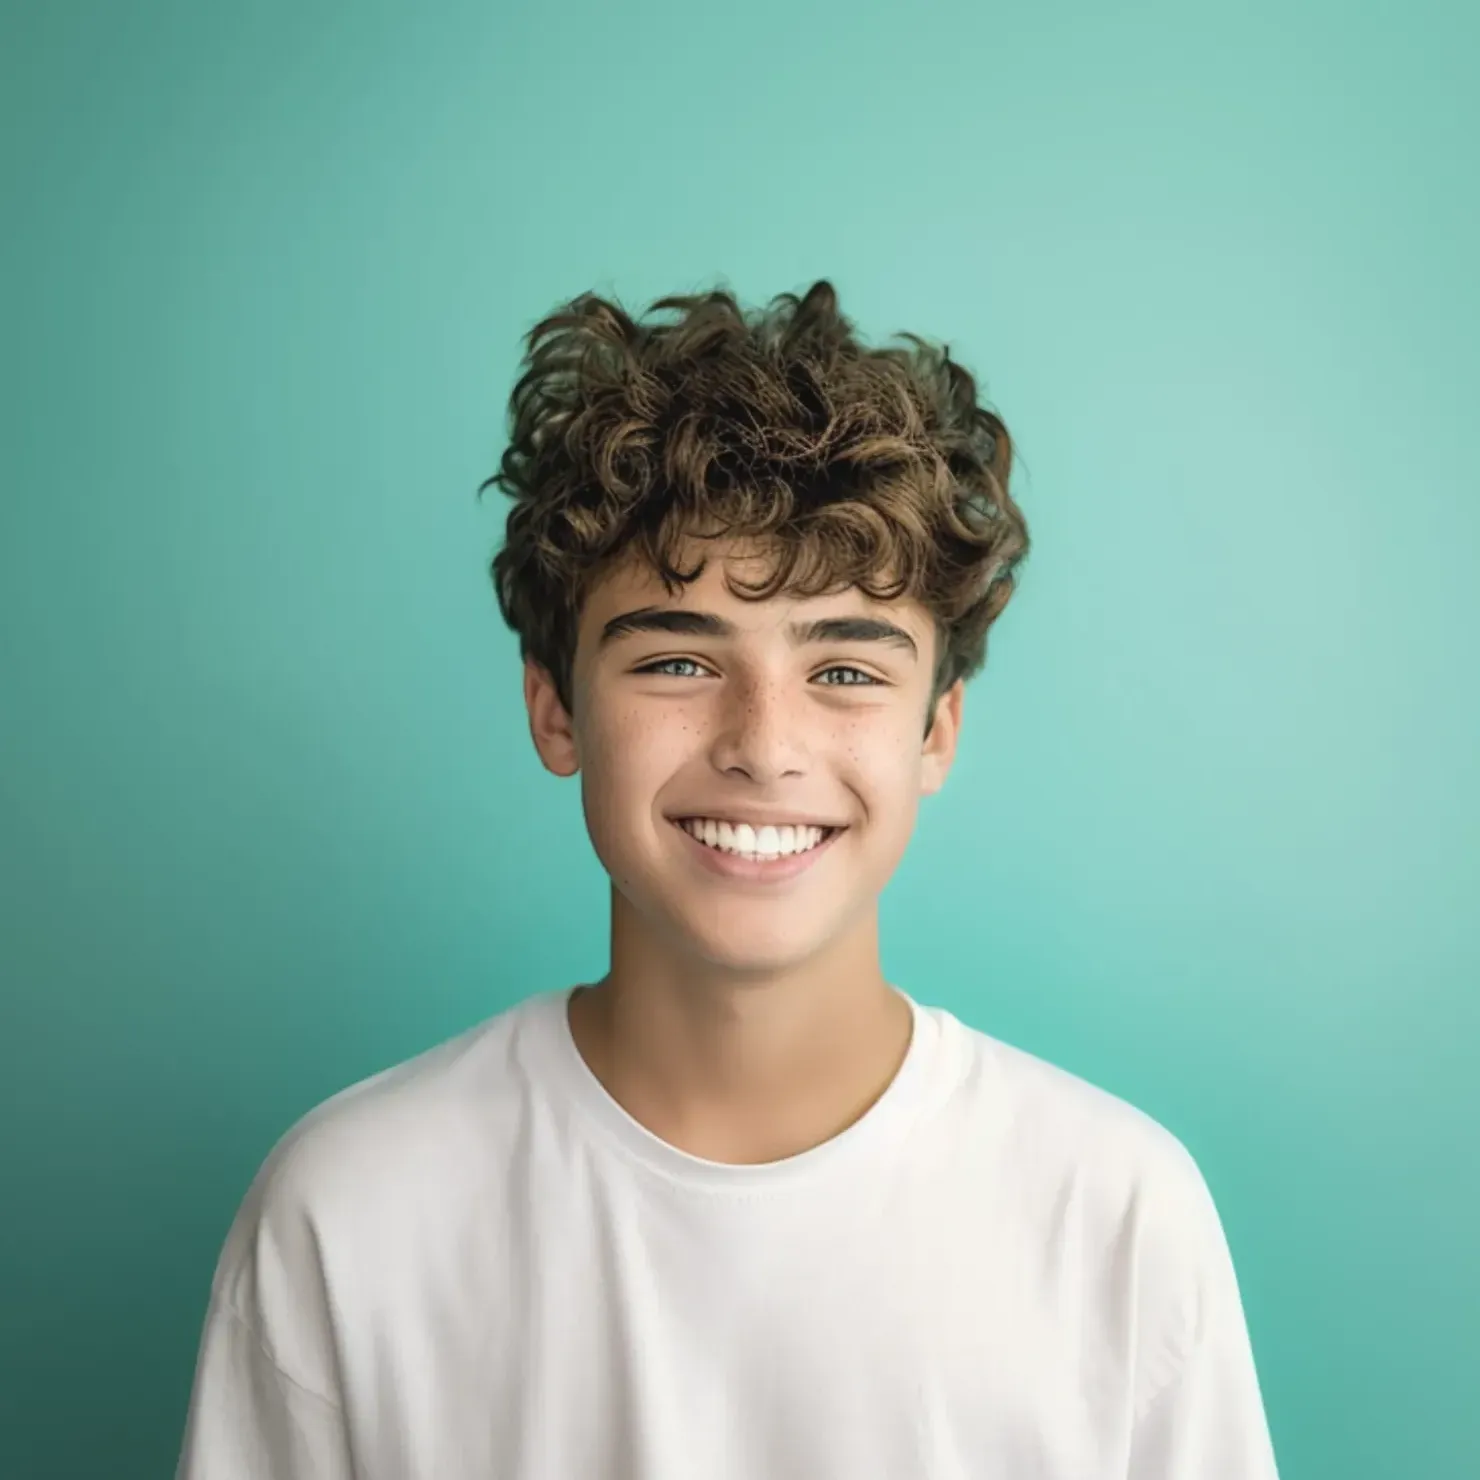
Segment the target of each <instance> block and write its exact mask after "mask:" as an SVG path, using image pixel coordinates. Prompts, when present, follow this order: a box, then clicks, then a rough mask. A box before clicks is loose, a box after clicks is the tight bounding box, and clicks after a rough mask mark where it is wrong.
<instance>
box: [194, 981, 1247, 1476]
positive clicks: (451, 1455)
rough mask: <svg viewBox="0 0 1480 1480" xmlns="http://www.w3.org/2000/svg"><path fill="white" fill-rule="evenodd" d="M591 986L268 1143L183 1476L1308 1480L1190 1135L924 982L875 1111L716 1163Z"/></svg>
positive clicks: (420, 1060)
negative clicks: (1270, 1388)
mask: <svg viewBox="0 0 1480 1480" xmlns="http://www.w3.org/2000/svg"><path fill="white" fill-rule="evenodd" d="M895 990H899V989H898V988H896V989H895ZM570 991H571V989H570V988H561V989H559V990H557V991H554V992H544V993H540V994H537V995H535V996H532V997H530V998H527V999H526V1000H525V1001H523V1002H521V1003H518V1004H516V1005H515V1006H514V1007H512V1008H510V1009H508V1010H506V1011H504V1012H501V1013H499V1014H497V1015H496V1016H493V1017H490V1018H488V1019H486V1020H485V1021H483V1022H482V1023H480V1024H478V1025H477V1026H476V1027H474V1028H472V1029H470V1030H468V1031H467V1032H464V1033H463V1034H461V1035H460V1036H458V1037H456V1038H453V1039H450V1040H448V1041H447V1042H445V1043H442V1044H440V1045H438V1046H437V1047H435V1048H432V1049H430V1050H428V1051H426V1052H424V1053H422V1054H420V1055H418V1056H417V1057H415V1058H412V1059H409V1060H407V1061H405V1062H404V1063H401V1064H398V1065H396V1066H394V1067H393V1068H390V1069H387V1070H385V1071H383V1072H382V1073H379V1074H376V1075H374V1076H373V1077H371V1078H369V1079H365V1080H362V1081H360V1082H359V1083H358V1084H354V1085H351V1086H350V1087H349V1088H348V1089H345V1090H342V1091H341V1092H340V1093H338V1094H336V1095H334V1096H333V1097H331V1098H330V1099H328V1100H326V1101H324V1102H323V1103H322V1104H320V1105H318V1106H317V1107H316V1108H315V1109H313V1110H311V1111H310V1112H309V1113H308V1114H306V1115H305V1116H304V1117H303V1118H302V1119H301V1120H299V1121H298V1122H297V1123H296V1124H295V1125H294V1126H293V1127H292V1128H291V1129H290V1130H289V1131H288V1132H287V1133H286V1134H285V1135H284V1136H283V1137H282V1139H281V1140H280V1141H279V1142H278V1144H277V1145H276V1146H275V1147H274V1148H273V1150H272V1152H271V1154H270V1155H269V1156H268V1158H267V1159H266V1161H265V1162H264V1163H263V1165H262V1168H261V1170H260V1171H259V1172H258V1174H257V1176H256V1177H255V1179H254V1180H253V1183H252V1185H251V1188H250V1190H249V1191H248V1192H247V1195H246V1197H245V1199H244V1201H243V1203H242V1205H241V1208H240V1210H239V1212H238V1213H237V1215H236V1218H235V1220H234V1222H233V1224H232V1226H231V1230H230V1232H229V1234H228V1236H227V1239H226V1243H225V1247H224V1249H223V1251H222V1253H221V1257H220V1260H219V1263H218V1265H217V1268H216V1272H215V1278H214V1280H213V1282H212V1287H211V1298H210V1305H209V1309H208V1312H207V1315H206V1319H205V1325H204V1331H203V1334H202V1338H201V1343H200V1350H199V1359H198V1365H197V1368H196V1374H195V1382H194V1389H193V1392H192V1395H191V1402H190V1411H189V1416H188V1419H187V1422H186V1428H185V1436H184V1444H183V1451H182V1454H181V1458H180V1464H179V1469H178V1472H177V1480H310V1477H311V1480H348V1477H354V1480H906V1477H908V1480H989V1477H990V1480H999V1477H1000V1480H1110V1477H1119V1480H1276V1471H1275V1461H1274V1456H1273V1453H1272V1448H1271V1444H1270V1438H1269V1432H1268V1428H1267V1425H1266V1420H1265V1415H1264V1411H1263V1405H1262V1402H1261V1396H1260V1390H1259V1384H1258V1380H1257V1378H1256V1375H1255V1368H1254V1361H1253V1356H1252V1353H1251V1350H1250V1344H1249V1337H1248V1333H1247V1329H1246V1325H1245V1319H1244V1313H1243V1309H1242V1305H1241V1302H1240V1296H1239V1290H1238V1285H1237V1282H1236V1279H1235V1276H1234V1269H1233V1263H1232V1260H1231V1257H1230V1254H1229V1250H1228V1246H1227V1243H1226V1241H1225V1237H1224V1232H1223V1229H1222V1226H1221V1223H1220V1221H1219V1217H1218V1214H1217V1212H1216V1211H1215V1208H1214V1204H1213V1201H1212V1198H1211V1196H1210V1194H1209V1192H1208V1189H1207V1186H1206V1183H1205V1182H1204V1180H1203V1177H1202V1175H1201V1173H1200V1171H1199V1169H1198V1167H1197V1164H1196V1163H1195V1161H1194V1160H1193V1158H1192V1156H1191V1154H1190V1153H1189V1152H1188V1151H1187V1149H1186V1148H1185V1147H1184V1146H1183V1144H1182V1143H1181V1142H1180V1141H1179V1140H1177V1139H1176V1137H1174V1136H1173V1135H1172V1133H1171V1132H1170V1131H1168V1130H1166V1129H1165V1128H1163V1127H1162V1126H1161V1125H1160V1124H1159V1123H1158V1122H1156V1121H1155V1120H1153V1119H1151V1118H1150V1117H1149V1116H1147V1115H1146V1114H1144V1113H1143V1112H1141V1111H1139V1110H1137V1109H1135V1108H1134V1107H1132V1106H1131V1105H1130V1104H1128V1103H1127V1102H1125V1101H1124V1100H1121V1099H1118V1098H1117V1097H1115V1096H1114V1095H1111V1094H1110V1093H1109V1092H1107V1091H1105V1090H1101V1089H1098V1088H1096V1087H1095V1086H1093V1085H1091V1084H1090V1083H1088V1082H1087V1081H1085V1080H1083V1079H1080V1078H1078V1077H1076V1076H1075V1075H1073V1074H1071V1073H1069V1072H1068V1071H1067V1070H1063V1069H1060V1068H1057V1067H1055V1066H1054V1065H1052V1064H1050V1063H1048V1062H1046V1061H1045V1060H1042V1059H1039V1058H1036V1057H1034V1056H1033V1055H1031V1054H1029V1053H1027V1052H1025V1051H1023V1050H1021V1049H1017V1048H1014V1047H1012V1046H1010V1045H1008V1044H1006V1043H1004V1042H1002V1041H1000V1040H998V1039H995V1038H992V1037H990V1036H989V1035H987V1034H985V1033H983V1032H981V1031H979V1030H977V1029H974V1028H970V1027H967V1026H966V1025H965V1024H963V1023H962V1022H961V1021H960V1020H959V1019H957V1018H956V1017H955V1016H954V1015H953V1014H951V1013H950V1012H947V1011H946V1010H944V1009H943V1008H936V1007H928V1006H922V1005H921V1004H920V1003H918V1002H916V1001H915V999H914V998H913V997H909V996H908V994H906V993H901V995H904V996H906V998H907V1000H908V1001H909V1002H910V1005H911V1007H912V1009H913V1012H914V1033H913V1037H912V1039H911V1043H910V1047H909V1050H908V1053H907V1055H906V1057H905V1060H904V1063H903V1064H902V1066H901V1067H900V1069H899V1071H898V1073H897V1074H896V1075H895V1077H894V1079H893V1080H892V1081H891V1082H890V1084H889V1086H888V1088H887V1089H886V1090H885V1092H884V1094H883V1095H882V1096H881V1097H880V1098H879V1099H878V1100H877V1101H875V1103H874V1104H873V1105H872V1106H871V1107H870V1108H869V1109H868V1111H867V1112H866V1113H865V1114H864V1115H863V1116H862V1117H861V1118H860V1119H859V1120H857V1121H855V1122H854V1124H852V1125H851V1126H849V1127H848V1128H847V1129H846V1130H844V1131H843V1132H842V1133H841V1134H839V1135H837V1136H835V1137H834V1138H833V1139H831V1140H829V1141H827V1142H824V1143H823V1144H822V1145H820V1146H816V1147H814V1148H812V1149H811V1150H809V1151H806V1152H803V1153H802V1154H800V1155H798V1156H794V1157H790V1158H788V1159H786V1160H784V1161H779V1162H772V1163H769V1164H766V1165H760V1166H754V1165H752V1166H737V1165H728V1164H723V1163H719V1162H710V1161H705V1160H702V1159H700V1158H698V1157H695V1156H691V1155H689V1154H688V1153H686V1152H683V1151H680V1150H679V1149H678V1148H676V1147H674V1146H671V1145H669V1144H668V1143H667V1142H665V1141H663V1140H661V1139H660V1138H659V1137H657V1136H656V1135H654V1134H653V1133H652V1132H650V1131H648V1130H647V1129H646V1128H645V1127H643V1126H642V1125H641V1124H639V1122H637V1121H636V1120H634V1119H633V1118H632V1117H631V1116H629V1115H628V1114H627V1113H626V1111H624V1110H623V1109H622V1107H621V1106H620V1105H619V1104H618V1103H617V1102H616V1101H615V1100H614V1099H613V1098H612V1097H611V1096H610V1095H609V1094H608V1093H607V1092H606V1090H605V1089H604V1088H603V1086H602V1084H601V1081H600V1080H598V1079H597V1078H596V1076H595V1075H594V1074H593V1073H592V1072H591V1070H590V1068H589V1066H588V1065H587V1064H586V1062H585V1060H584V1059H583V1058H582V1057H581V1055H580V1053H579V1051H578V1050H577V1048H576V1046H575V1042H574V1039H573V1038H572V1036H571V1033H570V1025H569V1020H568V1018H567V1016H566V1007H567V1002H568V999H569V996H570Z"/></svg>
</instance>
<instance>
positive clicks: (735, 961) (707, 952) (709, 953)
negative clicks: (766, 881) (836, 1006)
mask: <svg viewBox="0 0 1480 1480" xmlns="http://www.w3.org/2000/svg"><path fill="white" fill-rule="evenodd" d="M684 934H686V935H687V937H688V941H689V946H690V949H691V950H692V951H693V952H694V954H695V955H696V956H699V957H701V958H702V959H703V960H704V961H705V962H707V963H708V964H709V965H711V966H718V967H722V968H724V969H726V970H729V971H737V972H756V973H766V974H772V975H774V974H776V973H778V972H783V971H789V970H792V969H794V968H796V967H798V966H800V965H802V964H803V963H804V962H806V961H808V960H810V959H811V958H812V957H813V956H816V955H817V954H819V952H821V951H822V950H823V948H824V947H825V945H826V941H824V940H823V939H821V938H819V937H817V936H815V935H812V934H807V935H801V934H797V933H793V932H789V931H782V930H776V931H766V930H757V929H754V928H748V927H746V925H745V924H744V922H736V923H735V924H734V925H731V926H729V927H728V928H725V929H718V930H704V929H689V930H686V931H685V932H684Z"/></svg>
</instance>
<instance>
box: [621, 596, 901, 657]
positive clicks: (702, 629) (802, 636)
mask: <svg viewBox="0 0 1480 1480" xmlns="http://www.w3.org/2000/svg"><path fill="white" fill-rule="evenodd" d="M738 631H739V629H738V628H737V627H736V626H735V624H734V623H733V622H730V621H727V620H726V619H725V618H724V617H720V616H716V615H715V614H714V613H713V612H696V611H684V610H678V609H676V608H673V607H660V606H645V607H641V608H639V609H638V610H636V611H630V612H623V613H622V614H621V616H618V617H613V618H612V619H611V621H609V622H608V623H607V624H606V625H605V626H604V627H603V628H602V629H601V636H600V638H599V639H598V640H597V644H596V646H597V649H598V650H600V649H601V648H604V647H606V646H607V645H608V644H609V643H612V642H615V641H616V640H617V639H618V638H619V637H626V636H628V635H630V634H631V633H634V632H676V633H679V634H681V635H684V636H687V637H734V636H736V635H737V633H738ZM786 635H787V638H788V640H789V641H790V642H791V643H792V645H793V646H800V645H802V644H804V643H813V642H883V643H888V644H890V645H891V646H894V647H902V648H907V649H908V650H909V652H910V653H911V654H912V655H913V656H914V657H919V655H920V654H919V649H918V648H917V647H916V646H915V639H914V638H913V637H911V636H910V634H909V633H908V632H906V631H905V630H904V628H903V627H897V626H895V624H894V623H893V622H886V621H884V620H883V619H882V618H880V617H818V618H816V619H815V620H814V621H810V622H788V623H787V625H786Z"/></svg>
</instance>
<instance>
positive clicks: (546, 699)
mask: <svg viewBox="0 0 1480 1480" xmlns="http://www.w3.org/2000/svg"><path fill="white" fill-rule="evenodd" d="M524 707H525V708H526V709H527V710H528V711H529V734H530V738H531V739H532V740H533V741H534V748H535V750H537V751H538V752H539V757H540V760H541V762H542V763H543V764H544V767H545V769H546V770H547V771H551V772H553V773H554V774H555V775H556V776H574V775H575V773H576V772H577V771H579V770H580V768H581V758H580V751H579V748H578V747H577V745H576V735H575V726H574V725H573V724H572V723H571V717H570V715H569V714H568V713H567V712H566V709H565V705H564V704H562V703H561V701H560V695H559V694H557V693H556V692H555V680H554V679H552V678H551V677H550V675H549V673H548V671H547V670H546V669H545V668H543V667H542V666H541V665H540V664H539V663H537V662H535V660H534V659H533V658H526V659H525V660H524Z"/></svg>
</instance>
